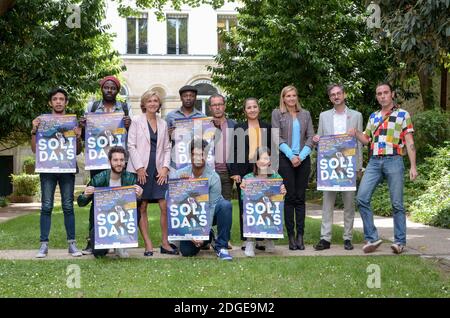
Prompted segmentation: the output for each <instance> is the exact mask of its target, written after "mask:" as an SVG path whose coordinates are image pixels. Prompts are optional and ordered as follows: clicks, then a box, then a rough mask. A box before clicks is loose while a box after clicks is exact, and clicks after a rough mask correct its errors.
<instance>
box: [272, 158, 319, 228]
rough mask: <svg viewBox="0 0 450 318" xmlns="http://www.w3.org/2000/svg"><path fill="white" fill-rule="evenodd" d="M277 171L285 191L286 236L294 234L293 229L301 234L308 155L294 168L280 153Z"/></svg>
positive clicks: (304, 213) (306, 185) (308, 163)
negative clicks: (281, 178)
mask: <svg viewBox="0 0 450 318" xmlns="http://www.w3.org/2000/svg"><path fill="white" fill-rule="evenodd" d="M278 172H279V174H280V175H281V176H282V177H283V183H284V186H285V187H286V192H287V193H286V196H285V197H284V224H285V225H286V230H287V233H288V236H295V232H294V230H295V229H296V230H297V235H303V234H304V229H305V215H306V207H305V201H306V200H305V199H306V188H307V187H308V179H309V174H310V172H311V160H310V158H309V156H308V157H306V159H305V160H303V161H302V163H301V164H300V166H298V167H296V168H294V166H292V163H291V161H290V160H289V159H288V158H287V157H286V156H285V155H284V154H280V166H279V169H278Z"/></svg>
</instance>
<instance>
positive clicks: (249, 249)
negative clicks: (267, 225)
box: [244, 240, 255, 257]
mask: <svg viewBox="0 0 450 318" xmlns="http://www.w3.org/2000/svg"><path fill="white" fill-rule="evenodd" d="M244 254H245V256H248V257H255V241H250V240H248V241H247V242H245V251H244Z"/></svg>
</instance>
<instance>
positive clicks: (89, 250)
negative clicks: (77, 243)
mask: <svg viewBox="0 0 450 318" xmlns="http://www.w3.org/2000/svg"><path fill="white" fill-rule="evenodd" d="M93 252H94V251H93V249H92V244H91V239H88V240H87V245H86V248H85V249H83V250H81V253H83V255H91V254H92V253H93Z"/></svg>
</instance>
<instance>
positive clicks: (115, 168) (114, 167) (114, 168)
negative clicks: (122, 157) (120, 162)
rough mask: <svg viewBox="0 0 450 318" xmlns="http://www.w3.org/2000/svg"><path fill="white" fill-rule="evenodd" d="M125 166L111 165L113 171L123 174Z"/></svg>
mask: <svg viewBox="0 0 450 318" xmlns="http://www.w3.org/2000/svg"><path fill="white" fill-rule="evenodd" d="M123 169H124V167H123V166H111V171H112V172H114V173H117V174H121V173H122V172H123Z"/></svg>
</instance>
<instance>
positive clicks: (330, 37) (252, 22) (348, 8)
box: [210, 0, 389, 123]
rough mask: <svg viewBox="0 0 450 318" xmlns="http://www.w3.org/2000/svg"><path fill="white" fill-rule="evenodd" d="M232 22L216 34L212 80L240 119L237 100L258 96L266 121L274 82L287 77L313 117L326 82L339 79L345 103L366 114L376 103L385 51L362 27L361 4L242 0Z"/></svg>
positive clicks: (277, 86)
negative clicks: (220, 37)
mask: <svg viewBox="0 0 450 318" xmlns="http://www.w3.org/2000/svg"><path fill="white" fill-rule="evenodd" d="M242 2H243V4H244V6H243V8H240V9H238V11H239V14H238V26H237V27H236V29H235V30H234V31H232V32H230V33H228V34H224V39H225V41H226V42H227V43H229V44H230V45H229V47H230V49H229V50H222V51H220V52H219V54H218V55H217V57H216V62H217V64H218V65H217V66H216V67H212V68H210V69H211V70H212V71H213V80H214V81H215V82H216V83H217V84H219V85H220V86H221V87H223V88H224V89H225V90H226V91H227V93H228V94H229V105H230V113H231V115H232V116H234V117H236V118H242V116H243V113H242V102H243V100H244V99H245V98H247V97H250V96H253V97H257V98H259V99H260V106H261V109H262V117H263V118H265V119H266V120H268V119H269V118H270V114H271V112H272V110H273V109H274V108H276V107H277V106H278V104H279V98H280V97H279V96H280V91H281V89H282V88H283V87H284V86H286V85H289V84H294V85H295V86H296V87H297V89H298V90H299V96H300V99H301V103H302V104H303V106H304V107H305V108H306V109H308V110H309V111H311V113H312V115H313V117H315V119H316V121H315V123H317V118H318V115H319V113H320V112H321V111H323V110H325V109H328V108H329V107H330V104H329V101H328V96H327V94H326V86H327V84H329V83H330V82H342V83H343V84H344V85H345V86H346V90H347V95H348V103H349V105H350V106H351V107H353V108H356V109H359V110H360V111H362V112H363V114H364V116H365V117H367V116H368V114H369V113H370V112H372V111H373V110H374V109H376V108H378V105H377V104H376V101H375V99H374V95H375V94H374V87H375V85H376V83H377V82H378V81H380V80H383V79H384V78H385V77H386V74H387V68H388V65H389V60H388V59H387V57H386V56H387V55H386V54H385V53H384V52H383V51H382V50H380V49H379V48H378V47H377V45H376V44H375V43H374V41H373V39H372V38H371V36H370V35H369V34H368V32H367V30H366V23H365V15H364V12H365V7H364V6H363V4H362V3H360V2H359V1H351V0H314V1H312V0H308V1H295V0H282V1H280V0H258V1H255V0H244V1H242Z"/></svg>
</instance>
